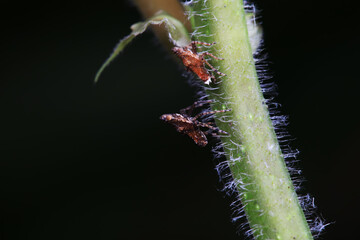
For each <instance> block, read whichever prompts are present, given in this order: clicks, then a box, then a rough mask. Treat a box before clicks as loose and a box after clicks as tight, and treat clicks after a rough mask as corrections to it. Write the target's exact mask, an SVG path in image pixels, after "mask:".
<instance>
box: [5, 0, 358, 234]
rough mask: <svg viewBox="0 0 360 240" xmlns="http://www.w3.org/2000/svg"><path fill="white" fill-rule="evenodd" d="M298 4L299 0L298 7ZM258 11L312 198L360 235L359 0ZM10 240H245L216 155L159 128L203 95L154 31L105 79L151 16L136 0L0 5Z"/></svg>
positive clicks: (334, 230)
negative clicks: (135, 27) (121, 44)
mask: <svg viewBox="0 0 360 240" xmlns="http://www.w3.org/2000/svg"><path fill="white" fill-rule="evenodd" d="M297 2H299V1H297ZM297 2H296V1H285V0H273V1H257V3H258V7H259V9H261V10H262V11H261V15H262V19H261V20H262V22H263V26H264V38H265V47H266V51H267V52H268V56H269V57H268V59H269V71H270V72H271V75H273V77H274V81H275V82H276V83H277V85H278V92H279V96H278V97H277V101H278V102H280V103H281V104H282V113H283V114H286V115H288V116H289V117H290V126H289V128H288V130H289V132H290V133H291V135H292V136H293V137H294V138H295V139H296V140H295V142H294V143H293V145H292V146H293V147H296V148H299V150H300V152H301V153H300V156H299V159H300V160H301V162H300V164H299V165H300V168H301V169H302V170H303V176H304V178H305V179H306V180H307V181H306V182H305V183H304V184H303V186H304V192H309V193H310V194H312V195H313V196H314V197H315V203H316V204H317V205H318V208H319V209H318V212H319V213H321V214H322V216H323V217H324V218H325V219H326V220H327V222H334V224H332V225H331V226H329V227H328V228H327V230H326V231H325V233H324V235H323V236H322V238H323V239H350V238H354V237H355V236H357V235H358V234H356V233H355V232H357V229H356V226H357V224H356V223H357V221H358V220H357V211H358V206H357V205H356V203H357V202H358V201H359V190H358V188H359V187H358V184H356V183H358V172H359V171H358V168H357V167H358V161H359V153H358V151H357V150H358V144H359V140H358V139H359V135H360V127H359V124H358V123H359V119H358V117H357V116H358V114H357V113H358V110H359V106H358V105H359V104H358V89H360V84H359V79H358V76H357V75H358V69H359V67H358V62H359V60H358V59H359V44H358V43H359V40H360V39H359V31H358V14H359V10H358V9H357V8H356V7H355V5H354V1H353V2H351V1H343V2H339V1H325V0H319V1H313V2H311V1H310V2H309V1H308V2H304V1H300V3H297ZM1 12H2V14H1V25H2V27H1V33H2V34H1V35H2V37H1V38H2V39H1V40H2V42H3V43H2V45H1V60H0V61H1V77H0V78H1V81H0V109H1V119H0V126H1V134H0V136H1V150H0V157H1V160H0V164H1V166H0V177H1V181H0V189H1V200H0V211H1V212H0V221H1V232H0V238H1V239H6V240H12V239H37V240H41V239H144V238H150V239H152V238H156V239H239V237H238V236H237V235H236V234H235V231H236V226H235V225H233V224H232V223H231V222H230V215H231V210H230V207H229V204H230V203H231V199H229V198H227V197H225V195H224V193H221V192H219V191H218V189H219V188H221V184H219V182H218V176H217V173H216V171H215V170H214V161H213V160H212V159H213V156H212V154H211V152H210V149H211V147H210V146H209V147H206V148H200V147H198V146H196V145H195V144H193V142H192V141H191V140H190V139H189V138H187V137H184V136H181V135H179V134H178V133H177V132H176V131H175V130H174V129H172V128H171V127H170V126H167V125H165V124H164V123H162V122H161V121H160V120H159V119H158V118H159V116H160V115H161V114H163V113H172V112H176V111H177V110H178V109H180V108H182V107H185V106H188V105H190V104H191V103H192V102H193V101H194V99H195V97H194V96H195V92H196V89H194V88H191V87H189V85H188V84H187V80H186V78H184V77H183V76H181V75H182V71H181V70H179V67H178V66H177V65H176V63H175V62H173V61H172V59H171V58H170V57H169V55H168V54H167V52H166V51H165V50H164V49H163V48H162V47H161V46H160V44H159V43H158V42H157V40H156V39H155V37H154V36H153V35H152V33H151V32H147V33H146V34H144V35H142V36H140V37H139V38H137V39H136V40H135V41H134V42H133V43H132V44H131V45H130V46H129V47H128V48H127V49H126V50H125V51H124V53H123V54H122V55H121V56H120V57H119V58H118V59H116V60H115V61H114V62H113V64H112V65H111V66H110V67H109V68H108V69H106V71H105V72H104V74H103V75H102V78H101V80H100V82H99V84H98V85H96V86H94V85H93V78H94V74H95V72H96V70H97V69H98V68H99V66H100V65H101V64H102V63H103V61H104V60H105V59H106V58H107V57H108V55H109V54H110V52H111V50H112V48H113V47H114V45H115V44H116V43H117V41H118V40H119V39H120V38H122V37H124V36H125V35H127V34H128V33H129V27H130V25H131V24H132V23H134V22H137V21H139V20H140V19H141V16H140V15H139V14H138V13H137V11H136V9H135V7H134V6H132V4H130V2H129V1H101V2H98V3H90V2H77V3H71V2H70V1H62V2H56V3H55V2H47V3H42V2H36V1H35V2H27V3H20V2H14V1H2V7H1Z"/></svg>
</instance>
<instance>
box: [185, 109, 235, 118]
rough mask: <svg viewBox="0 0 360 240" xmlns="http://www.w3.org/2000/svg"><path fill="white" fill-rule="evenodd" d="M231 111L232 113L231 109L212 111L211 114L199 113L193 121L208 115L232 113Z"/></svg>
mask: <svg viewBox="0 0 360 240" xmlns="http://www.w3.org/2000/svg"><path fill="white" fill-rule="evenodd" d="M230 111H231V109H225V110H215V111H210V112H202V113H199V114H198V115H196V116H195V117H193V118H192V119H193V120H196V119H198V118H199V117H202V116H206V115H210V114H214V113H223V112H230Z"/></svg>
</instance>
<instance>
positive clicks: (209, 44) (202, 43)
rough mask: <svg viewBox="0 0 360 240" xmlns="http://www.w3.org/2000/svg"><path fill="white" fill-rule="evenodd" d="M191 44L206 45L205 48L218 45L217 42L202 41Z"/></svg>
mask: <svg viewBox="0 0 360 240" xmlns="http://www.w3.org/2000/svg"><path fill="white" fill-rule="evenodd" d="M191 44H199V45H205V46H212V45H214V44H216V42H213V43H207V42H200V41H192V42H191Z"/></svg>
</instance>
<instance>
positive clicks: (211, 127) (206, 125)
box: [196, 121, 229, 134]
mask: <svg viewBox="0 0 360 240" xmlns="http://www.w3.org/2000/svg"><path fill="white" fill-rule="evenodd" d="M196 125H198V126H200V127H206V128H209V129H211V130H213V131H216V132H218V133H222V134H229V133H227V132H225V131H223V130H220V129H219V128H217V127H214V126H211V125H209V124H207V123H202V122H198V121H196Z"/></svg>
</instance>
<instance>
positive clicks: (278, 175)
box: [190, 0, 313, 240]
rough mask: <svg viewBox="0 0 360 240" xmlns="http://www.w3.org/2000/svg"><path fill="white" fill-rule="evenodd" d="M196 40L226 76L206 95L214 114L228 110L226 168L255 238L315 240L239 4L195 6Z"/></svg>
mask: <svg viewBox="0 0 360 240" xmlns="http://www.w3.org/2000/svg"><path fill="white" fill-rule="evenodd" d="M191 7H192V12H191V13H190V14H192V16H193V19H192V20H193V21H192V23H193V29H194V32H195V37H196V38H197V40H200V41H205V42H213V41H215V42H216V43H217V44H216V45H215V46H214V47H212V48H211V52H212V53H213V54H214V55H215V56H219V57H222V58H224V59H225V60H223V61H217V60H212V61H211V63H212V65H213V66H215V67H216V68H218V69H219V70H220V71H221V72H224V73H226V74H227V76H226V77H222V78H221V82H220V83H215V84H212V85H211V86H212V88H209V89H208V90H207V93H208V94H209V96H210V97H209V98H210V99H216V104H214V105H213V108H214V110H216V109H221V108H222V109H225V108H231V109H232V111H231V112H230V113H229V114H227V118H224V117H220V115H219V116H218V117H217V119H216V123H217V125H218V126H219V127H220V128H221V129H222V130H225V131H227V132H229V133H230V135H229V137H222V139H221V140H222V142H223V146H224V150H225V154H226V156H227V161H228V165H229V167H230V170H231V172H232V176H233V179H234V184H235V185H236V190H237V192H238V193H239V194H240V199H241V201H242V204H243V206H244V210H245V214H246V217H247V219H248V221H249V225H250V228H251V233H252V234H253V236H254V237H255V238H256V239H284V240H290V239H313V238H312V235H311V233H310V230H309V227H308V225H307V222H306V219H305V216H304V213H303V211H302V209H301V207H300V205H299V201H298V198H297V195H296V193H295V190H294V187H293V185H292V182H291V179H290V176H289V173H288V171H287V168H286V165H285V162H284V159H283V154H282V152H281V149H280V146H279V143H278V140H277V137H276V134H275V131H274V127H273V125H272V121H271V120H270V117H269V111H268V108H267V106H266V104H265V99H264V97H263V95H262V92H261V89H260V85H259V81H258V77H257V73H256V69H255V63H254V59H253V54H252V49H251V45H250V42H249V36H248V30H247V25H246V19H245V12H244V7H243V1H242V0H207V1H193V5H191Z"/></svg>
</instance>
